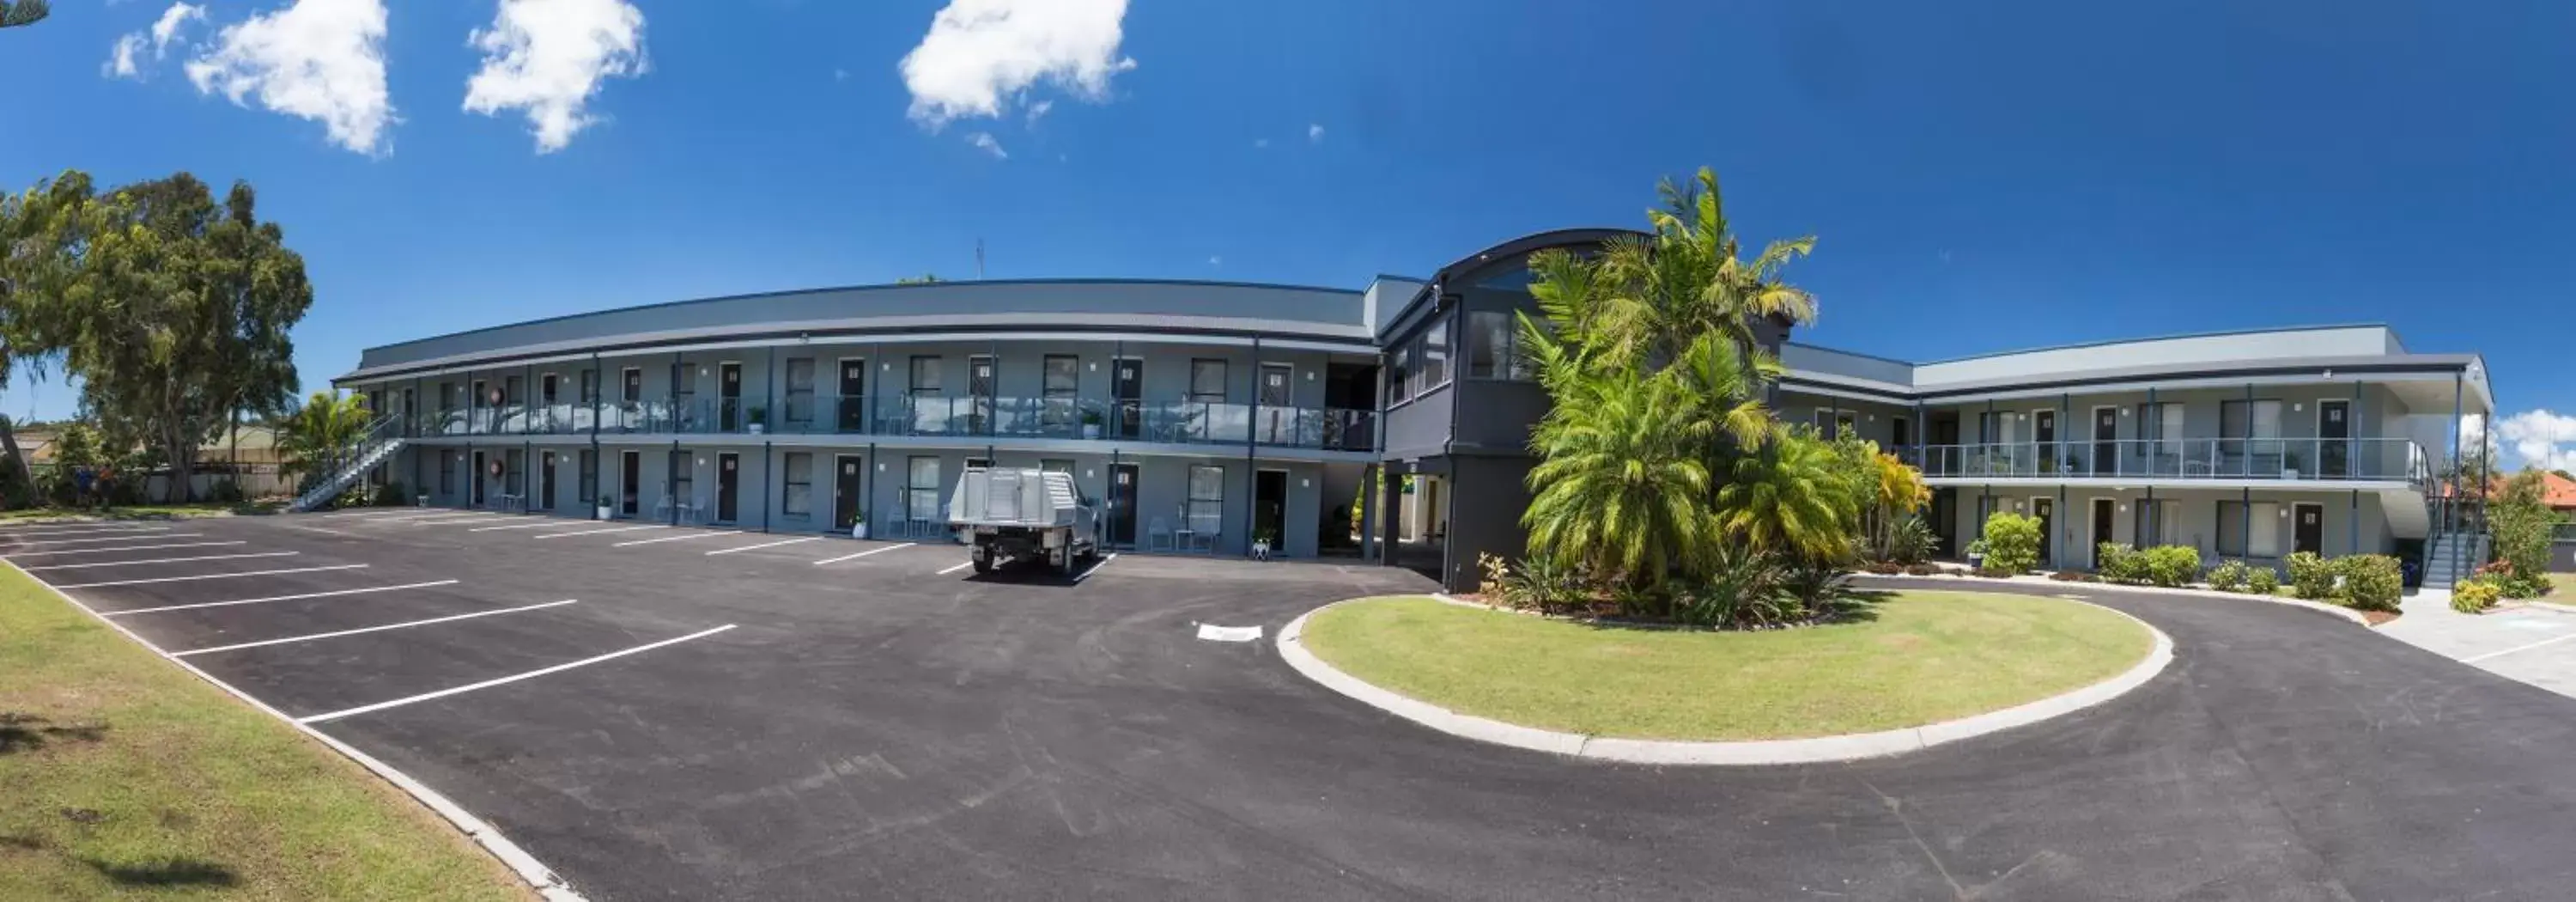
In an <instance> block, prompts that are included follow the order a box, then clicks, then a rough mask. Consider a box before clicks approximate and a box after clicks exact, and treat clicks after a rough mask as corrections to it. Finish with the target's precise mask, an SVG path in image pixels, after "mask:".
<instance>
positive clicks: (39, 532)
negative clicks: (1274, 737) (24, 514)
mask: <svg viewBox="0 0 2576 902" xmlns="http://www.w3.org/2000/svg"><path fill="white" fill-rule="evenodd" d="M169 531H170V527H167V526H102V527H96V528H81V529H24V530H19V531H16V532H11V533H7V534H5V535H0V538H7V539H15V538H20V537H23V536H95V535H108V534H111V533H113V534H117V535H133V534H135V533H142V532H169Z"/></svg>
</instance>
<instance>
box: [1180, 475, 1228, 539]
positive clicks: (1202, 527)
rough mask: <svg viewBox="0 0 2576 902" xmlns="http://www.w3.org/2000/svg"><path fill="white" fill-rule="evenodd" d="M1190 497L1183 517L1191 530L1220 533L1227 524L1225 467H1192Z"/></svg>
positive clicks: (1206, 533) (1209, 533)
mask: <svg viewBox="0 0 2576 902" xmlns="http://www.w3.org/2000/svg"><path fill="white" fill-rule="evenodd" d="M1189 497H1190V500H1189V506H1188V508H1187V509H1186V510H1185V512H1184V513H1183V515H1182V517H1183V519H1185V520H1187V521H1188V522H1189V525H1190V531H1191V532H1194V533H1197V534H1198V535H1201V536H1215V535H1217V534H1219V533H1220V532H1221V531H1222V530H1223V529H1224V526H1225V468H1224V467H1210V466H1194V467H1191V468H1190V496H1189Z"/></svg>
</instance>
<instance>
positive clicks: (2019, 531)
mask: <svg viewBox="0 0 2576 902" xmlns="http://www.w3.org/2000/svg"><path fill="white" fill-rule="evenodd" d="M1985 543H1986V563H1985V570H1986V573H1988V574H1990V575H1996V576H2011V575H2014V574H2017V573H2027V572H2029V571H2031V570H2035V569H2038V567H2039V518H2038V517H2025V516H2022V515H2020V514H2016V513H2011V512H2009V511H1996V512H1995V514H1994V516H1991V517H1987V518H1986V531H1985Z"/></svg>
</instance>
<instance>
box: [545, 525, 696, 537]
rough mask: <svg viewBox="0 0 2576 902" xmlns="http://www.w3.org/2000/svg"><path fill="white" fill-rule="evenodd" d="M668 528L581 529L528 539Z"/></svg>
mask: <svg viewBox="0 0 2576 902" xmlns="http://www.w3.org/2000/svg"><path fill="white" fill-rule="evenodd" d="M669 528H670V527H668V526H664V525H662V524H659V523H655V524H651V525H647V526H612V527H609V528H607V529H583V530H576V531H573V532H550V533H546V534H544V535H540V536H531V537H530V538H538V539H560V538H563V537H565V536H595V535H598V534H600V533H603V532H634V531H636V530H639V529H669Z"/></svg>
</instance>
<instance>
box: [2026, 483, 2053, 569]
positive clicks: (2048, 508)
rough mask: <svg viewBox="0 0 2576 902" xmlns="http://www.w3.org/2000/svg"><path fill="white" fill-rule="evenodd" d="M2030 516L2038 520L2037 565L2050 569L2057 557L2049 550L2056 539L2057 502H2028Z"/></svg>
mask: <svg viewBox="0 0 2576 902" xmlns="http://www.w3.org/2000/svg"><path fill="white" fill-rule="evenodd" d="M2030 515H2031V516H2032V517H2035V518H2037V519H2038V520H2039V565H2040V566H2042V567H2052V566H2054V562H2055V561H2056V560H2057V556H2056V555H2053V554H2050V553H2049V552H2050V549H2051V548H2052V547H2053V546H2054V545H2055V544H2056V539H2057V501H2056V499H2053V498H2033V499H2031V500H2030Z"/></svg>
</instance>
